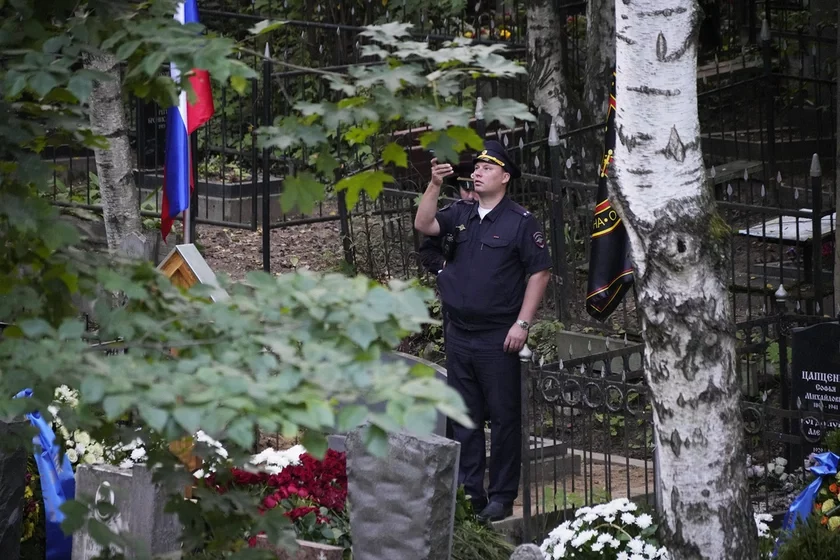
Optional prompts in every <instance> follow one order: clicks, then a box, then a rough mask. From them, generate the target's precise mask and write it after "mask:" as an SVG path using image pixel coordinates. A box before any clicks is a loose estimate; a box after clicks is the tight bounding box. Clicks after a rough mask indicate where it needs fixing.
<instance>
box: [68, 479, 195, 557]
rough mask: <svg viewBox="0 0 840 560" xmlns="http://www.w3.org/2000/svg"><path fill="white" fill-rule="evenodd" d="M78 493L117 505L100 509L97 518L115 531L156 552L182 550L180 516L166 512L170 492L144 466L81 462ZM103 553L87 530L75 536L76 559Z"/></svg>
mask: <svg viewBox="0 0 840 560" xmlns="http://www.w3.org/2000/svg"><path fill="white" fill-rule="evenodd" d="M76 496H77V497H80V498H81V497H84V498H89V499H93V500H94V502H95V503H97V504H98V503H103V502H104V503H105V504H110V505H112V506H115V507H114V508H110V507H109V508H96V509H95V510H94V519H96V520H97V521H99V522H101V523H104V524H105V525H107V526H108V527H109V528H110V529H111V530H112V531H114V532H115V533H118V534H120V535H125V536H126V537H128V538H130V539H132V540H134V541H135V542H137V543H139V544H141V545H144V544H145V545H146V546H148V547H149V550H148V552H149V553H151V554H152V555H161V554H167V553H170V552H174V551H177V550H180V548H181V526H180V524H179V523H178V518H177V516H176V515H174V514H171V513H165V512H164V506H165V505H166V502H167V500H168V495H167V494H166V493H165V492H164V491H163V489H162V488H161V487H160V486H158V485H156V484H155V483H154V482H152V473H151V472H150V471H149V470H148V469H147V468H146V467H145V466H144V465H135V466H134V467H132V468H131V469H122V468H119V467H112V466H110V465H81V466H80V467H79V468H78V470H77V471H76ZM114 552H117V551H114ZM101 553H102V548H101V547H100V546H99V544H97V543H96V541H94V540H93V538H91V536H90V535H89V534H88V533H87V531H86V530H84V529H83V530H82V531H80V532H78V533H76V534H75V535H73V555H72V560H91V559H93V558H96V557H97V556H98V555H100V554H101ZM129 557H130V556H129Z"/></svg>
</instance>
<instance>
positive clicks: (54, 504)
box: [15, 389, 76, 560]
mask: <svg viewBox="0 0 840 560" xmlns="http://www.w3.org/2000/svg"><path fill="white" fill-rule="evenodd" d="M31 396H32V389H24V390H23V391H21V392H20V393H18V394H17V395H16V396H15V398H20V397H31ZM26 418H27V420H29V422H30V423H31V424H32V425H33V426H35V427H36V428H38V436H37V437H35V438H33V439H32V443H33V444H35V446H36V449H35V464H36V465H37V466H38V475H39V476H40V477H41V493H42V494H43V496H44V517H45V520H46V527H45V529H46V538H47V554H46V560H70V556H71V554H72V549H73V536H72V535H65V534H64V531H62V530H61V522H62V521H64V513H62V511H61V505H62V504H63V503H64V502H65V501H67V500H72V499H73V498H74V497H75V494H76V480H75V477H74V476H73V464H72V463H71V462H70V459H68V458H67V455H63V454H62V453H61V450H60V449H59V447H58V445H56V443H55V432H53V429H52V427H50V425H49V424H48V423H47V421H46V420H44V419H43V417H41V414H40V413H39V412H31V413H29V414H27V415H26ZM37 447H40V452H39V451H38V449H37ZM62 455H63V457H62Z"/></svg>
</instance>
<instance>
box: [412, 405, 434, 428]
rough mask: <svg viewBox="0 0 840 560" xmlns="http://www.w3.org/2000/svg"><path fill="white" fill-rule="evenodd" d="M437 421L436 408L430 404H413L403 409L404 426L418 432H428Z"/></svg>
mask: <svg viewBox="0 0 840 560" xmlns="http://www.w3.org/2000/svg"><path fill="white" fill-rule="evenodd" d="M436 423H437V410H435V407H433V406H431V405H413V406H410V407H408V410H406V411H405V426H406V427H407V428H408V429H410V430H412V431H414V432H417V433H418V434H430V433H432V430H434V429H435V424H436Z"/></svg>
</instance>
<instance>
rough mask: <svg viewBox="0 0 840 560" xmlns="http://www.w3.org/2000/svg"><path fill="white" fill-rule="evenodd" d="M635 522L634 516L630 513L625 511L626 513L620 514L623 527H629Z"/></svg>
mask: <svg viewBox="0 0 840 560" xmlns="http://www.w3.org/2000/svg"><path fill="white" fill-rule="evenodd" d="M635 521H636V516H635V515H633V514H632V513H630V512H629V511H626V512H624V513H622V514H621V522H622V523H624V524H625V525H630V524H631V523H633V522H635Z"/></svg>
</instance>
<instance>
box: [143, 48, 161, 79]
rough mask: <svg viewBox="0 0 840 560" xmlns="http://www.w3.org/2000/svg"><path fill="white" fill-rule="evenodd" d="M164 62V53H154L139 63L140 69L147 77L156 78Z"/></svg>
mask: <svg viewBox="0 0 840 560" xmlns="http://www.w3.org/2000/svg"><path fill="white" fill-rule="evenodd" d="M164 61H166V51H154V52H152V53H150V54H147V55H146V56H145V57H144V58H143V62H141V63H140V68H141V69H142V70H143V71H144V72H145V73H146V75H147V76H149V77H152V76H156V75H157V73H158V72H159V71H160V67H161V65H162V64H163V63H164Z"/></svg>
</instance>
